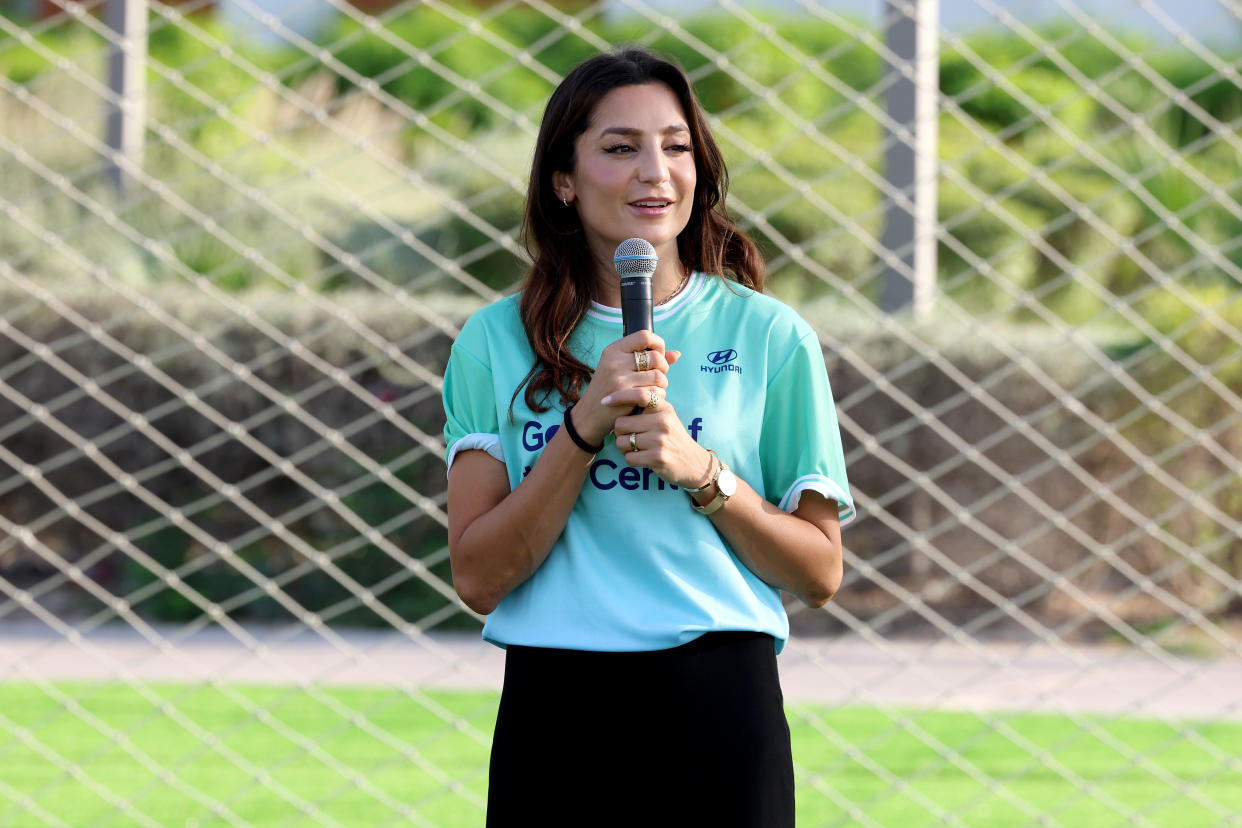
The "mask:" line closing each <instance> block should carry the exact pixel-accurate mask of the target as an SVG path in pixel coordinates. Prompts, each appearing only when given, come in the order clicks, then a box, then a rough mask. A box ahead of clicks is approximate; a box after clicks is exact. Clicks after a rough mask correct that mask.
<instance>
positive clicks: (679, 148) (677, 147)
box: [665, 144, 694, 153]
mask: <svg viewBox="0 0 1242 828" xmlns="http://www.w3.org/2000/svg"><path fill="white" fill-rule="evenodd" d="M693 149H694V148H693V147H691V146H690V145H689V144H673V145H672V146H671V147H667V148H666V150H665V151H666V152H676V153H685V152H692V151H693Z"/></svg>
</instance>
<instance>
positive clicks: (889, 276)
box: [880, 0, 940, 319]
mask: <svg viewBox="0 0 1242 828" xmlns="http://www.w3.org/2000/svg"><path fill="white" fill-rule="evenodd" d="M939 19H940V3H939V0H884V24H885V29H886V33H885V34H886V40H887V43H888V48H889V51H890V52H891V53H892V57H891V59H890V61H889V66H888V73H889V86H888V96H887V101H886V109H887V112H888V116H889V118H890V119H891V120H892V123H891V125H889V127H888V128H887V129H886V130H885V133H886V134H885V143H886V145H887V147H888V150H887V152H886V153H885V178H886V179H887V180H888V183H889V185H891V188H892V189H891V190H890V191H889V192H888V193H886V194H885V200H886V202H887V204H886V208H885V219H884V237H883V240H882V241H883V244H884V248H885V249H886V250H889V251H891V252H892V253H893V255H894V256H895V257H896V258H897V259H899V260H900V262H901V264H900V266H898V265H895V264H891V263H890V264H889V265H887V266H886V267H885V270H884V285H883V291H882V293H881V296H880V307H881V308H883V309H884V310H885V311H887V312H889V313H893V312H897V311H902V310H906V309H910V310H912V311H913V313H914V316H915V317H916V318H919V319H925V318H927V317H928V316H929V315H930V313H931V309H932V299H933V296H934V294H935V287H936V161H937V156H938V144H937V106H936V104H937V95H938V92H939V88H940V54H939V37H938V31H939Z"/></svg>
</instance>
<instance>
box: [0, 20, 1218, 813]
mask: <svg viewBox="0 0 1242 828" xmlns="http://www.w3.org/2000/svg"><path fill="white" fill-rule="evenodd" d="M625 43H638V44H643V45H646V46H649V47H651V48H654V49H656V50H658V51H661V52H663V53H665V54H667V55H671V56H673V57H674V58H675V59H676V60H677V61H678V62H680V64H681V65H682V66H683V67H684V68H685V69H686V70H687V72H688V74H689V75H690V77H691V79H692V81H693V82H694V85H695V87H696V89H697V90H698V93H699V95H700V97H701V100H702V102H703V105H704V107H705V109H706V110H707V112H708V114H709V116H710V121H711V124H712V127H713V129H714V131H715V134H716V137H717V139H718V140H719V142H720V143H721V146H722V149H723V151H724V153H725V157H726V160H727V161H728V163H729V168H730V174H731V188H730V195H729V202H728V203H729V205H730V208H731V210H732V212H733V213H734V214H735V215H736V216H737V217H738V218H739V220H740V221H741V222H742V224H743V225H744V226H745V227H746V228H747V230H748V231H749V232H751V233H752V234H753V235H754V236H755V238H756V239H757V240H758V241H759V243H760V245H761V247H762V249H763V251H764V253H765V255H766V257H767V260H768V264H769V272H770V281H769V291H770V292H771V293H772V294H774V295H776V296H778V297H780V298H781V299H783V300H785V301H787V302H789V303H791V304H793V305H794V306H795V307H797V308H798V310H799V311H800V312H801V313H802V315H803V316H804V317H805V318H807V320H808V321H810V322H811V324H812V325H813V326H814V327H815V328H816V330H817V331H818V332H819V335H820V338H821V342H822V344H823V349H824V357H825V360H826V363H827V366H828V369H829V373H830V376H831V380H832V384H833V388H834V392H835V395H836V398H837V401H838V405H839V413H840V421H841V425H842V431H843V438H844V441H845V448H846V460H847V465H848V468H849V473H850V480H851V484H852V488H853V492H854V495H855V498H856V500H857V504H858V513H859V519H858V521H857V522H856V523H855V524H853V525H852V526H850V527H849V528H848V529H847V531H846V533H845V535H846V536H845V545H846V579H845V583H844V585H843V587H842V588H841V590H840V593H839V594H838V595H837V597H836V598H835V599H834V600H833V601H832V602H831V603H830V604H829V605H828V606H827V607H825V608H824V609H823V610H816V611H811V610H807V609H805V608H803V607H800V606H798V605H792V604H791V605H790V613H791V624H792V626H793V630H794V639H793V641H792V642H791V644H790V648H789V651H788V652H787V653H786V654H785V655H783V656H782V670H783V671H784V670H786V669H788V670H789V676H790V678H789V679H788V680H787V694H788V695H789V697H790V708H789V709H790V720H791V726H792V727H793V731H794V741H795V759H796V762H797V770H798V784H799V824H800V825H808V826H810V825H868V826H880V825H883V826H903V828H904V826H914V825H959V826H960V825H969V826H983V825H995V826H1016V825H1026V824H1031V825H1044V826H1058V825H1059V826H1107V825H1117V826H1123V825H1126V826H1129V825H1160V826H1177V828H1184V826H1199V825H1202V826H1217V825H1237V824H1242V758H1240V756H1242V666H1240V665H1242V592H1240V590H1242V580H1240V579H1242V474H1240V471H1242V459H1240V458H1242V138H1239V127H1240V126H1242V75H1240V72H1242V3H1239V2H1238V0H1183V1H1182V2H1171V1H1166V0H1161V1H1160V2H1154V0H1136V1H1127V2H1107V3H1106V2H1101V1H1099V0H1092V2H1085V0H1027V1H1025V2H1023V1H1022V0H1013V1H1012V2H1010V1H1008V0H940V2H939V3H936V2H928V0H840V1H839V2H824V0H773V2H770V3H752V2H745V3H743V2H735V1H734V0H698V2H689V3H673V2H666V0H655V2H650V3H648V2H643V0H602V1H601V2H595V3H593V2H580V0H500V2H488V1H487V0H478V2H463V0H451V1H450V0H420V1H419V2H409V0H406V1H405V2H388V0H353V1H352V2H347V0H257V1H256V0H222V1H221V2H210V0H186V2H180V3H162V2H157V0H149V2H147V1H145V0H90V1H89V2H84V3H77V2H67V0H4V2H0V210H2V212H3V219H2V220H0V664H3V669H4V673H3V678H2V680H0V825H44V824H50V825H71V826H80V825H129V824H143V825H207V824H222V825H223V824H233V825H269V824H270V825H277V824H279V825H283V824H301V823H303V822H306V823H315V824H324V825H381V824H390V823H392V824H398V823H406V822H414V823H417V824H421V825H445V826H448V825H462V826H467V825H481V824H482V814H483V803H484V800H485V794H486V762H487V746H488V742H489V739H490V733H491V721H492V719H493V717H494V713H495V700H496V695H495V686H496V669H497V666H496V665H497V662H496V657H497V652H496V651H490V652H489V651H488V649H487V648H486V647H484V646H483V645H479V644H477V638H478V635H477V632H478V629H479V628H480V620H479V618H477V617H476V616H474V615H473V614H472V613H471V612H470V611H469V610H467V609H466V608H465V607H464V606H463V605H461V604H460V603H459V602H458V601H457V599H456V598H455V595H454V593H453V590H452V586H451V583H450V580H449V574H448V561H447V554H448V553H447V548H446V541H445V537H446V535H445V522H446V519H445V511H444V508H445V470H444V463H443V454H442V453H443V440H442V437H441V428H442V427H443V412H442V410H441V407H440V397H439V394H440V388H441V381H442V375H443V367H444V363H445V360H446V358H447V354H448V349H449V346H450V344H451V343H452V341H453V338H454V336H455V335H456V333H457V331H458V330H459V326H460V325H461V323H462V321H463V320H464V319H465V318H466V316H468V315H469V313H470V312H472V311H473V310H474V309H476V308H478V307H480V306H481V305H483V304H485V303H487V302H490V301H492V300H494V299H496V298H497V297H499V296H501V295H503V294H504V293H506V292H508V291H511V290H513V289H514V288H515V286H516V284H517V282H518V280H519V279H520V277H521V276H522V273H523V269H524V266H525V263H526V262H527V261H528V258H527V255H526V253H525V251H524V249H523V247H522V242H521V238H520V235H519V227H518V225H519V222H520V218H521V210H522V200H523V194H524V191H525V184H526V178H527V175H528V172H529V158H530V152H531V149H532V147H533V144H534V138H535V133H536V131H537V128H538V123H539V120H540V118H541V115H542V109H543V104H544V102H545V100H546V98H547V96H548V95H549V93H550V92H551V91H552V89H553V88H554V87H555V86H556V84H557V83H558V81H559V80H560V78H561V77H562V76H563V75H564V73H565V72H567V71H568V70H569V69H570V68H571V67H573V66H574V65H575V64H576V63H578V62H579V61H581V60H582V59H584V58H586V57H588V56H590V55H593V54H595V53H597V52H599V51H601V50H607V49H609V48H612V47H613V46H616V45H620V44H625ZM1231 671H1232V672H1231ZM795 672H796V674H797V675H796V676H795V675H794V674H795ZM795 678H796V681H795V680H794V679H795Z"/></svg>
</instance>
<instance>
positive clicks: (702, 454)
mask: <svg viewBox="0 0 1242 828" xmlns="http://www.w3.org/2000/svg"><path fill="white" fill-rule="evenodd" d="M656 395H657V396H658V397H659V399H658V401H656V404H655V405H654V406H652V405H650V403H651V401H652V400H651V397H650V395H649V396H648V399H647V405H645V406H644V408H643V410H642V412H641V413H638V414H629V415H625V416H622V417H618V418H617V422H616V428H615V431H616V435H617V448H618V449H620V450H621V453H622V454H624V455H625V462H626V464H627V465H630V466H645V467H647V468H649V469H651V470H652V471H654V472H655V473H656V474H658V475H659V476H660V478H661V479H662V480H664V482H666V483H672V484H673V485H674V486H680V487H681V488H683V489H686V488H696V487H698V486H701V485H703V483H704V482H705V481H706V480H707V478H708V476H709V475H710V473H711V468H712V458H711V455H710V454H709V453H708V452H707V449H705V448H703V447H702V446H700V445H699V444H698V443H697V442H695V440H694V438H693V437H691V436H690V434H689V432H687V431H686V427H685V426H684V425H682V422H681V418H680V417H678V416H677V411H676V410H675V409H674V408H673V405H672V403H670V402H669V401H668V400H666V399H664V396H663V395H662V394H660V393H659V392H658V391H657V392H656ZM617 396H619V395H617Z"/></svg>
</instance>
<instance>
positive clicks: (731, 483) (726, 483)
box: [716, 469, 737, 499]
mask: <svg viewBox="0 0 1242 828" xmlns="http://www.w3.org/2000/svg"><path fill="white" fill-rule="evenodd" d="M716 488H717V489H719V490H720V493H721V494H722V495H724V496H725V498H726V499H727V498H730V497H733V495H734V493H735V492H736V491H737V477H736V475H734V474H733V472H731V471H730V470H729V469H725V470H724V471H722V472H721V473H720V477H717V478H716Z"/></svg>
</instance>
